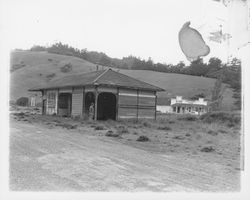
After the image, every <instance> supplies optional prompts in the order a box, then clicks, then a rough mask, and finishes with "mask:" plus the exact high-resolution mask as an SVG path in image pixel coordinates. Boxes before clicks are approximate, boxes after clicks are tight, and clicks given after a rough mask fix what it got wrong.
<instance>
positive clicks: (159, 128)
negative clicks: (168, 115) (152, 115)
mask: <svg viewBox="0 0 250 200" xmlns="http://www.w3.org/2000/svg"><path fill="white" fill-rule="evenodd" d="M157 129H158V130H164V131H171V130H172V128H171V127H169V126H160V127H158V128H157Z"/></svg>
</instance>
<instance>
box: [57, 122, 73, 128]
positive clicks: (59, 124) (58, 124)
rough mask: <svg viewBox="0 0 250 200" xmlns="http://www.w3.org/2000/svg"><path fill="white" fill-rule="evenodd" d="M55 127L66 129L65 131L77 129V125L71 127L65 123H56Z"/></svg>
mask: <svg viewBox="0 0 250 200" xmlns="http://www.w3.org/2000/svg"><path fill="white" fill-rule="evenodd" d="M56 126H61V127H63V128H66V129H76V128H77V125H71V124H67V123H63V124H61V123H57V124H56Z"/></svg>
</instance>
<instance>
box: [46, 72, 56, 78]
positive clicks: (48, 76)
mask: <svg viewBox="0 0 250 200" xmlns="http://www.w3.org/2000/svg"><path fill="white" fill-rule="evenodd" d="M55 76H56V74H55V73H51V74H48V75H46V78H47V79H48V80H51V79H52V78H54V77H55Z"/></svg>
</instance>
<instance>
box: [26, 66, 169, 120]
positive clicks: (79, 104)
mask: <svg viewBox="0 0 250 200" xmlns="http://www.w3.org/2000/svg"><path fill="white" fill-rule="evenodd" d="M30 91H41V92H42V96H43V114H47V115H59V116H73V117H75V116H78V117H81V118H89V117H91V118H92V116H93V119H94V120H107V119H112V120H120V119H142V118H147V119H155V118H156V101H157V95H156V92H158V91H164V90H163V89H161V88H159V87H156V86H153V85H150V84H148V83H145V82H142V81H139V80H136V79H134V78H131V77H129V76H126V75H124V74H121V73H118V72H115V71H113V70H111V69H108V70H101V71H95V72H90V73H85V74H82V75H72V76H67V77H64V78H61V79H58V80H55V81H52V82H50V83H49V84H47V85H45V86H40V87H36V88H32V89H30ZM93 110H94V113H90V112H92V111H93Z"/></svg>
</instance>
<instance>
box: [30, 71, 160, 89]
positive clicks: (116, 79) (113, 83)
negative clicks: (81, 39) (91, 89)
mask: <svg viewBox="0 0 250 200" xmlns="http://www.w3.org/2000/svg"><path fill="white" fill-rule="evenodd" d="M88 85H103V86H109V87H120V88H130V89H141V90H150V91H164V89H162V88H159V87H157V86H154V85H151V84H148V83H145V82H143V81H139V80H137V79H134V78H132V77H129V76H127V75H124V74H122V73H118V72H116V71H113V70H111V69H107V70H100V71H94V72H89V73H84V74H80V75H71V76H65V77H63V78H60V79H56V80H53V81H51V82H49V83H48V84H46V85H44V86H38V87H34V88H31V89H29V91H40V90H43V89H55V88H62V87H75V86H88Z"/></svg>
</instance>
